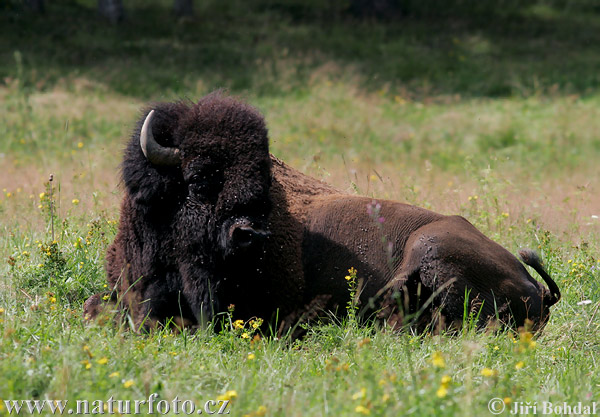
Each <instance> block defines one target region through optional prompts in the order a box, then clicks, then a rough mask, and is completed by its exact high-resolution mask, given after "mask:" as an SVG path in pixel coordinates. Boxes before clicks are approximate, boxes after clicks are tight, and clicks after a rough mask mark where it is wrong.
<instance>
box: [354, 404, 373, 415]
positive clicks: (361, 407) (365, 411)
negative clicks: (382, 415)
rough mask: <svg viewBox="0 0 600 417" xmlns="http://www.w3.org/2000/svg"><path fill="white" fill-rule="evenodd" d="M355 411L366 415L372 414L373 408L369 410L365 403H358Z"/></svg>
mask: <svg viewBox="0 0 600 417" xmlns="http://www.w3.org/2000/svg"><path fill="white" fill-rule="evenodd" d="M354 411H356V412H357V413H360V414H364V415H366V416H368V415H369V414H371V410H369V409H368V408H367V407H365V406H364V405H357V406H356V408H355V409H354Z"/></svg>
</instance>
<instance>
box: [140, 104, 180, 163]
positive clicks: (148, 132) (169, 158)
mask: <svg viewBox="0 0 600 417" xmlns="http://www.w3.org/2000/svg"><path fill="white" fill-rule="evenodd" d="M152 117H154V110H152V111H151V112H150V113H148V116H146V120H144V124H143V125H142V131H141V132H140V147H141V148H142V152H144V156H145V157H146V159H148V161H150V162H151V163H152V164H154V165H160V166H176V165H179V163H180V162H181V157H180V156H179V149H177V148H170V147H167V146H161V145H159V144H158V142H156V140H154V135H153V134H152Z"/></svg>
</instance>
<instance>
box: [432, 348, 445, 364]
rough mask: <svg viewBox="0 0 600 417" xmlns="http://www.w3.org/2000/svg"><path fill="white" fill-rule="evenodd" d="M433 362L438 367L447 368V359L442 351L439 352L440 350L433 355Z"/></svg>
mask: <svg viewBox="0 0 600 417" xmlns="http://www.w3.org/2000/svg"><path fill="white" fill-rule="evenodd" d="M431 363H432V364H433V366H435V367H436V368H445V367H446V361H445V360H444V357H443V356H442V352H439V351H436V352H433V355H431Z"/></svg>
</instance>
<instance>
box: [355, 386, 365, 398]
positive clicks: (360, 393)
mask: <svg viewBox="0 0 600 417" xmlns="http://www.w3.org/2000/svg"><path fill="white" fill-rule="evenodd" d="M365 395H367V389H366V388H364V387H363V388H361V389H360V391H357V392H355V393H354V395H353V396H352V399H353V400H358V399H360V398H364V397H365Z"/></svg>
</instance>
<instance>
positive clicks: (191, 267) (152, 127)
mask: <svg viewBox="0 0 600 417" xmlns="http://www.w3.org/2000/svg"><path fill="white" fill-rule="evenodd" d="M137 131H138V132H139V135H138V136H139V137H137V136H135V135H134V140H133V141H132V143H130V146H129V148H128V150H127V152H126V156H125V161H124V165H123V174H124V175H123V177H124V181H125V185H126V187H127V190H128V194H129V198H130V199H131V200H132V205H133V207H135V210H136V214H135V216H134V220H133V221H135V222H138V223H140V224H141V225H142V228H143V229H144V230H145V231H146V232H147V235H146V236H140V237H139V238H140V239H144V245H150V246H151V245H157V248H155V251H154V252H155V255H154V259H146V260H145V262H148V263H150V264H151V265H148V267H147V270H148V271H149V272H147V274H149V275H152V276H154V277H155V278H154V279H155V280H160V279H161V277H160V276H158V275H157V273H156V270H160V271H164V273H165V274H166V276H172V277H173V278H172V280H173V281H176V282H173V283H170V284H168V285H169V286H171V287H176V288H182V289H183V295H184V298H185V302H186V303H187V304H188V305H189V307H190V308H191V310H192V312H193V314H194V316H195V318H196V319H197V320H199V319H200V317H202V318H203V319H210V318H211V317H212V316H213V314H214V313H215V312H216V311H219V310H221V309H222V306H225V305H228V303H230V302H232V301H233V299H232V297H231V295H232V294H233V293H234V292H238V293H239V292H243V291H244V286H245V285H246V284H245V282H244V280H245V278H244V277H243V276H242V275H243V274H242V273H241V271H240V265H241V264H244V265H245V266H246V268H250V269H251V270H254V271H257V270H258V271H259V272H260V268H261V266H260V263H261V257H262V252H263V250H262V247H263V242H264V240H265V238H266V237H267V236H268V232H267V217H268V215H269V212H270V200H269V187H270V183H271V180H270V172H271V171H270V169H271V162H270V157H269V148H268V138H267V129H266V127H265V123H264V120H263V118H262V116H261V115H260V114H259V113H258V112H257V111H256V110H255V109H254V108H252V107H250V106H248V105H246V104H243V103H240V102H238V101H236V100H235V99H233V98H230V97H224V96H222V95H220V94H218V93H217V94H212V95H209V96H207V97H205V98H203V99H202V100H200V101H199V102H198V103H195V104H191V103H184V102H179V103H166V104H158V105H156V106H154V107H153V109H152V110H150V111H149V112H148V113H147V115H146V116H145V117H144V118H143V119H142V122H141V128H138V130H137ZM153 238H155V241H154V240H153ZM152 265H153V266H152ZM142 275H143V274H142ZM158 287H160V286H158ZM161 291H164V290H163V289H161ZM147 298H150V295H148V296H147Z"/></svg>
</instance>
